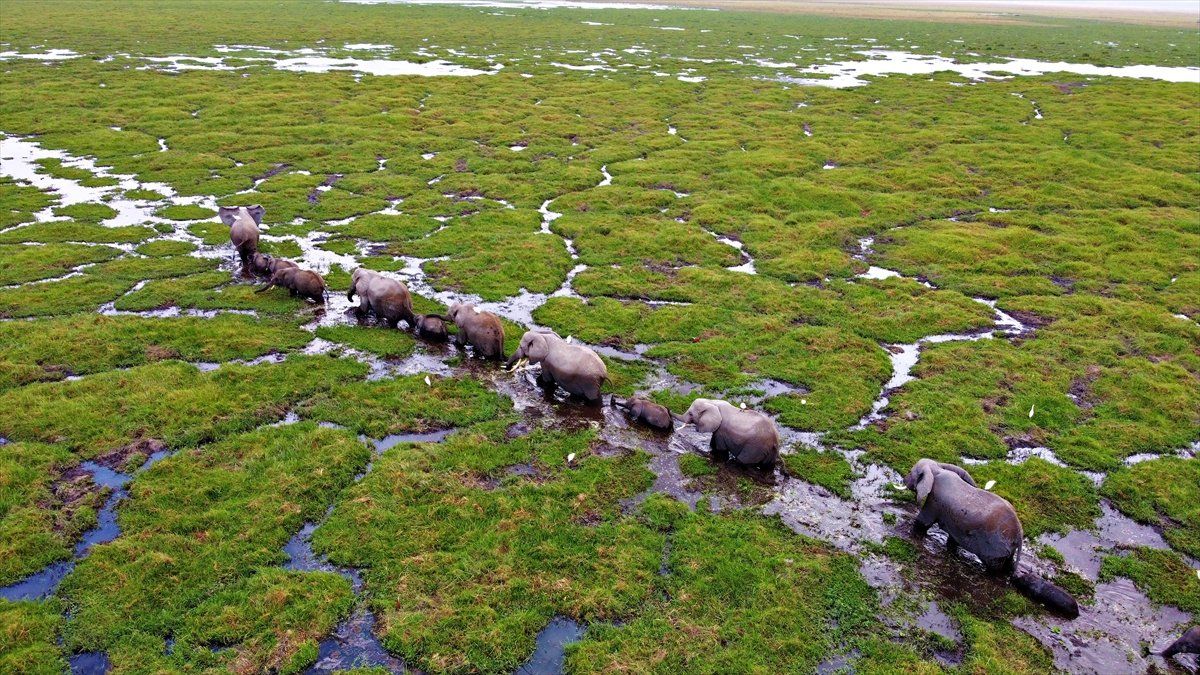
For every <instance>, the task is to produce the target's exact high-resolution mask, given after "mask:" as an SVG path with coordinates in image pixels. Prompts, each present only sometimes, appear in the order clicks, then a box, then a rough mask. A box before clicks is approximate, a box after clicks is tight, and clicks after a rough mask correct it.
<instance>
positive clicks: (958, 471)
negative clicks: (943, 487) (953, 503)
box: [938, 462, 979, 487]
mask: <svg viewBox="0 0 1200 675" xmlns="http://www.w3.org/2000/svg"><path fill="white" fill-rule="evenodd" d="M938 466H940V467H942V468H943V469H945V470H947V471H952V472H954V473H955V474H958V477H959V478H961V479H963V482H964V483H966V484H967V485H970V486H971V487H979V486H978V485H976V484H975V479H974V478H971V474H969V473H967V470H966V469H964V468H962V467H961V466H955V465H953V464H946V463H945V462H938Z"/></svg>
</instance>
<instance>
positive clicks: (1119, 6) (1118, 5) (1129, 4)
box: [862, 0, 1200, 16]
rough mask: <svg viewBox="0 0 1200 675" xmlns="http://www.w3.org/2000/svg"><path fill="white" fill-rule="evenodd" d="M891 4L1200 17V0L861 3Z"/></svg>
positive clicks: (893, 0) (908, 0) (891, 0)
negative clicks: (1142, 13) (1085, 10)
mask: <svg viewBox="0 0 1200 675" xmlns="http://www.w3.org/2000/svg"><path fill="white" fill-rule="evenodd" d="M862 1H866V2H877V3H880V4H889V5H906V4H911V5H963V6H985V5H1011V6H1014V7H1029V8H1036V7H1041V8H1056V7H1057V8H1075V9H1106V10H1124V11H1152V12H1178V13H1181V14H1196V15H1198V16H1200V2H1197V0H1141V1H1139V0H862Z"/></svg>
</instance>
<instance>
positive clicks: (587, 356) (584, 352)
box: [507, 330, 608, 405]
mask: <svg viewBox="0 0 1200 675" xmlns="http://www.w3.org/2000/svg"><path fill="white" fill-rule="evenodd" d="M521 359H525V360H527V361H528V362H529V363H540V364H541V365H542V372H541V373H540V374H539V375H538V383H539V384H541V385H542V386H543V387H546V388H549V387H553V386H555V385H557V386H559V387H562V388H563V389H564V390H565V391H566V392H567V393H568V394H570V395H572V396H579V397H582V398H583V399H585V400H586V401H587V402H588V403H592V404H596V405H599V404H600V403H601V402H602V400H603V399H601V398H600V387H601V386H602V385H603V384H604V381H605V380H607V379H608V366H605V365H604V361H601V360H600V357H599V356H597V355H596V352H594V351H592V350H591V349H588V348H587V347H584V346H583V345H577V344H571V343H570V342H567V341H566V340H564V339H562V338H561V337H559V336H558V334H557V333H555V332H553V331H548V330H531V331H526V332H525V335H523V336H521V346H520V347H518V348H517V351H515V352H513V355H512V356H511V357H509V359H508V364H507V366H508V367H509V368H512V367H513V365H514V364H515V363H516V362H517V361H519V360H521Z"/></svg>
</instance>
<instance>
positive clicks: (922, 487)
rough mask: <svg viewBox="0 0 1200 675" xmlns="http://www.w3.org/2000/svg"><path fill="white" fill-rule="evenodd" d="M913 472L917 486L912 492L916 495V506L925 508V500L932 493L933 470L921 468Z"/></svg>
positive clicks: (928, 467) (925, 467)
mask: <svg viewBox="0 0 1200 675" xmlns="http://www.w3.org/2000/svg"><path fill="white" fill-rule="evenodd" d="M915 471H917V484H916V487H915V488H914V490H915V491H916V493H917V506H925V500H926V499H928V498H929V493H930V492H932V491H933V468H932V467H930V466H922V467H920V468H918V469H915Z"/></svg>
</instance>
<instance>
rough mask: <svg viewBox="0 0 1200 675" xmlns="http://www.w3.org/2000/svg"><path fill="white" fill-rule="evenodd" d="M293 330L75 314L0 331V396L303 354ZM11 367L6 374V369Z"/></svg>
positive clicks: (216, 320) (233, 320) (305, 337)
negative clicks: (100, 378) (41, 386)
mask: <svg viewBox="0 0 1200 675" xmlns="http://www.w3.org/2000/svg"><path fill="white" fill-rule="evenodd" d="M311 337H312V335H311V334H310V333H308V332H306V331H304V330H301V329H300V328H299V327H297V326H296V325H294V324H291V323H282V322H277V321H270V320H259V319H255V318H254V317H250V316H243V315H236V314H221V315H218V316H215V317H212V318H211V319H203V318H197V317H176V318H165V319H151V318H142V317H136V316H120V315H117V316H104V315H99V314H76V315H72V316H68V317H62V318H54V319H42V320H38V321H22V322H19V323H18V322H4V323H0V344H4V345H5V346H6V348H5V351H4V354H3V356H2V357H0V364H4V365H5V366H6V367H5V368H3V369H0V370H2V372H0V389H4V388H7V387H12V386H16V385H21V384H27V383H29V382H34V381H43V380H59V379H62V378H64V377H66V376H68V375H87V374H90V373H98V372H101V371H105V370H112V369H115V368H128V367H131V366H137V365H142V364H144V363H149V362H153V361H163V360H167V359H182V360H185V361H206V362H217V363H221V362H225V361H231V360H234V359H252V358H255V357H258V356H262V355H263V354H267V353H271V352H280V351H288V350H292V349H297V348H299V347H302V346H304V345H305V344H307V343H308V341H309V340H310V339H311ZM7 366H11V368H9V367H7Z"/></svg>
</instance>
